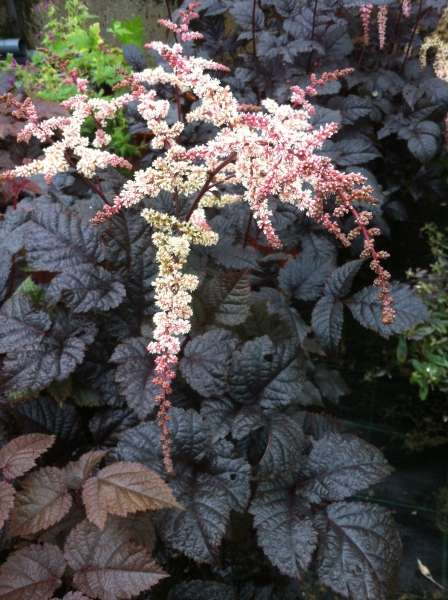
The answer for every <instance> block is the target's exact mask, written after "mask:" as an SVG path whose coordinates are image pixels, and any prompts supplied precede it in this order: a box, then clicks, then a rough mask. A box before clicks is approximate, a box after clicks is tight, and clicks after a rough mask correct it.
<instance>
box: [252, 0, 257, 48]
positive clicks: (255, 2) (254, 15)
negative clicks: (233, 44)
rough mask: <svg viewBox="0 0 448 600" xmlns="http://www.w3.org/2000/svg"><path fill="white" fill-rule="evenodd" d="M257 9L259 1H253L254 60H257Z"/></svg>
mask: <svg viewBox="0 0 448 600" xmlns="http://www.w3.org/2000/svg"><path fill="white" fill-rule="evenodd" d="M256 9H257V0H252V54H253V55H254V58H257V40H256V35H255V31H256V25H257V22H256V18H255V17H256Z"/></svg>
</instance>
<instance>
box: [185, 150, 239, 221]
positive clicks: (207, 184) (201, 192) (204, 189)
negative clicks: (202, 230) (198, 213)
mask: <svg viewBox="0 0 448 600" xmlns="http://www.w3.org/2000/svg"><path fill="white" fill-rule="evenodd" d="M235 159H236V152H232V154H230V155H229V156H228V157H227V158H225V159H224V160H223V161H221V162H220V163H219V165H218V166H217V167H215V168H214V169H213V171H210V172H209V174H208V177H207V179H206V181H205V183H204V185H203V186H202V187H201V189H200V190H199V192H198V194H197V196H196V198H195V199H194V201H193V204H192V205H191V206H190V208H189V210H188V213H187V216H186V218H185V220H186V221H189V220H190V217H191V215H192V214H193V212H194V211H195V210H196V208H197V206H198V204H199V201H200V200H201V198H202V196H203V195H204V194H205V193H206V192H208V190H209V189H210V184H211V183H212V181H213V179H214V177H216V175H217V174H218V173H219V172H220V171H222V169H224V167H227V165H230V163H232V162H234V161H235Z"/></svg>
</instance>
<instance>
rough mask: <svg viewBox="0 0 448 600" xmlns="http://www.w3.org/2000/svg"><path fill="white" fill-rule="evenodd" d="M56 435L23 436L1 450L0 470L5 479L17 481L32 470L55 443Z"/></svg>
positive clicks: (36, 434) (31, 434)
mask: <svg viewBox="0 0 448 600" xmlns="http://www.w3.org/2000/svg"><path fill="white" fill-rule="evenodd" d="M55 439H56V438H55V436H54V435H45V434H43V433H30V434H28V435H21V436H19V437H17V438H15V439H14V440H11V441H10V442H8V443H7V444H6V445H5V446H3V448H1V449H0V469H2V470H3V476H4V477H5V479H15V478H16V477H20V476H21V475H24V474H25V473H26V472H27V471H29V470H30V469H32V468H33V467H34V466H35V464H36V460H37V459H38V458H39V456H41V454H43V453H44V452H46V451H47V450H48V448H50V447H51V446H52V445H53V444H54V442H55Z"/></svg>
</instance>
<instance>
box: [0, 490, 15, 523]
mask: <svg viewBox="0 0 448 600" xmlns="http://www.w3.org/2000/svg"><path fill="white" fill-rule="evenodd" d="M15 494H16V492H15V490H14V488H13V487H12V485H11V484H10V483H8V482H7V481H0V529H1V528H2V527H3V525H4V524H5V521H6V520H7V518H8V517H9V513H10V512H11V510H12V507H13V506H14V496H15Z"/></svg>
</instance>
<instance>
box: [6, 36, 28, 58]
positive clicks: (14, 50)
mask: <svg viewBox="0 0 448 600" xmlns="http://www.w3.org/2000/svg"><path fill="white" fill-rule="evenodd" d="M7 54H12V55H13V56H14V58H20V57H24V56H26V44H25V42H24V41H23V40H22V39H21V38H4V39H0V55H1V56H6V55H7Z"/></svg>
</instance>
